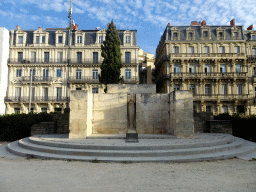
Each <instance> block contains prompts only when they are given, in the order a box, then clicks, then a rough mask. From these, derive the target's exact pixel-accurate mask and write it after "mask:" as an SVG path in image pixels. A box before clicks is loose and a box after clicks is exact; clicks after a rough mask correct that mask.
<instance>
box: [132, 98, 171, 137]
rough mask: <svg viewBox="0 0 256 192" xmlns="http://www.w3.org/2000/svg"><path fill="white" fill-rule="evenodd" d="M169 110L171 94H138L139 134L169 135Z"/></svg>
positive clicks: (137, 126)
mask: <svg viewBox="0 0 256 192" xmlns="http://www.w3.org/2000/svg"><path fill="white" fill-rule="evenodd" d="M169 110H170V105H169V94H136V131H137V133H139V134H141V133H144V134H148V133H152V134H160V133H167V130H168V129H169Z"/></svg>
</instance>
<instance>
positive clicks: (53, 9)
mask: <svg viewBox="0 0 256 192" xmlns="http://www.w3.org/2000/svg"><path fill="white" fill-rule="evenodd" d="M255 8H256V0H192V1H178V0H73V20H75V23H77V24H78V28H79V29H86V30H90V29H95V28H96V27H100V29H102V28H106V27H107V24H108V22H110V21H111V19H113V20H114V23H115V24H116V26H117V29H137V31H138V33H137V39H138V46H139V47H140V48H141V49H143V50H144V51H145V52H151V53H153V54H155V50H156V47H157V45H158V42H159V40H160V37H161V35H162V33H163V31H164V29H165V27H166V25H167V24H168V23H169V22H170V24H171V26H174V25H190V23H191V21H202V20H206V23H207V24H208V25H229V22H230V20H231V19H233V18H235V19H236V25H244V27H245V28H247V27H248V26H249V25H251V24H256V11H255V10H256V9H255ZM68 9H69V0H0V20H1V26H0V27H5V28H7V29H8V30H11V29H15V28H16V25H19V26H20V27H21V29H37V27H42V28H43V29H45V28H55V27H67V26H68V23H69V19H68V18H67V16H68ZM255 28H256V25H255Z"/></svg>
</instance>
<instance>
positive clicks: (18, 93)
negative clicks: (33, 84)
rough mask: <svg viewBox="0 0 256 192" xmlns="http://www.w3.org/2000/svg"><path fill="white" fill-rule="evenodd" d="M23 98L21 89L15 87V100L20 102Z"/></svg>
mask: <svg viewBox="0 0 256 192" xmlns="http://www.w3.org/2000/svg"><path fill="white" fill-rule="evenodd" d="M20 98H21V87H15V100H16V101H20Z"/></svg>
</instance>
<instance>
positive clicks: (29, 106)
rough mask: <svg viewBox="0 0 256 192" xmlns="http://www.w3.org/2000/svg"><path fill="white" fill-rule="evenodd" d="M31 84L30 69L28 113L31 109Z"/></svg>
mask: <svg viewBox="0 0 256 192" xmlns="http://www.w3.org/2000/svg"><path fill="white" fill-rule="evenodd" d="M31 84H32V70H30V85H29V105H28V112H29V113H30V110H31Z"/></svg>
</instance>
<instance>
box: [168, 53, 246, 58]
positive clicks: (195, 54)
mask: <svg viewBox="0 0 256 192" xmlns="http://www.w3.org/2000/svg"><path fill="white" fill-rule="evenodd" d="M244 56H245V53H170V54H169V57H244Z"/></svg>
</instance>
